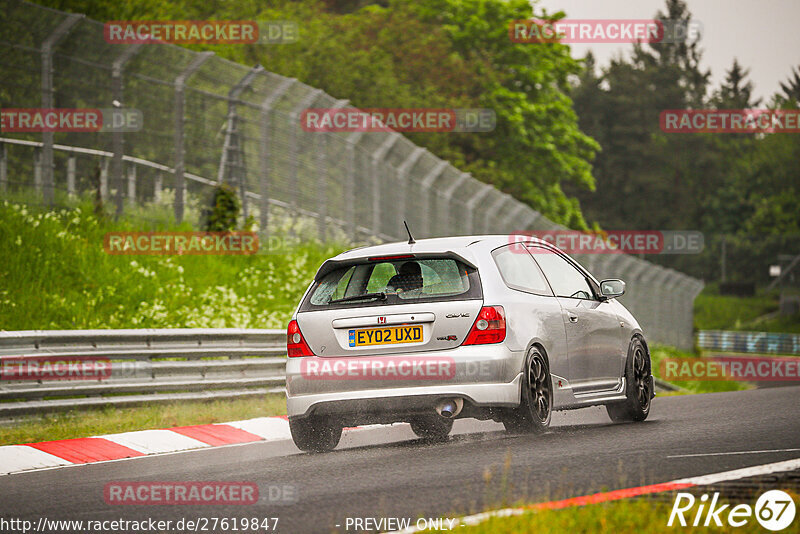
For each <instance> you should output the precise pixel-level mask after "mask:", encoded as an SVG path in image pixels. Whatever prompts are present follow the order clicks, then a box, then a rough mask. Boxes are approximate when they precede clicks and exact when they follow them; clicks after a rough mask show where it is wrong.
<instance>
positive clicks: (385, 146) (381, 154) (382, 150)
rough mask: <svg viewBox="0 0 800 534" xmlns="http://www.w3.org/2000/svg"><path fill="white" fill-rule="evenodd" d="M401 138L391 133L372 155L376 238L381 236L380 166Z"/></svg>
mask: <svg viewBox="0 0 800 534" xmlns="http://www.w3.org/2000/svg"><path fill="white" fill-rule="evenodd" d="M398 139H400V136H399V135H397V134H396V133H395V132H390V133H389V134H388V135H387V136H386V139H384V141H383V143H381V146H379V147H378V149H377V150H376V151H375V152H374V153H373V154H372V179H373V180H375V186H374V187H373V188H372V233H373V234H374V235H375V237H378V236H380V235H381V189H382V187H381V176H382V174H381V173H380V172H379V169H380V167H379V165H380V162H381V160H382V159H383V158H385V157H386V154H388V153H389V151H390V150H391V149H392V147H393V146H394V144H395V143H397V140H398Z"/></svg>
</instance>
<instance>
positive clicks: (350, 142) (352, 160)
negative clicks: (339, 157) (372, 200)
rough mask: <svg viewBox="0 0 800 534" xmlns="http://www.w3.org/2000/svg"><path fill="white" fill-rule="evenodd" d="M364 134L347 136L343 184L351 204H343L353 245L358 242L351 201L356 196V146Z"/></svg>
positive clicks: (357, 133) (354, 208)
mask: <svg viewBox="0 0 800 534" xmlns="http://www.w3.org/2000/svg"><path fill="white" fill-rule="evenodd" d="M363 135H364V132H353V133H351V134H350V135H348V136H347V140H346V142H347V181H346V182H345V198H347V199H351V202H345V213H346V215H345V220H346V221H347V227H348V234H349V235H350V236H352V239H353V243H357V242H358V232H357V230H356V207H355V202H352V199H354V198H355V196H356V145H358V142H359V141H360V140H361V137H362V136H363Z"/></svg>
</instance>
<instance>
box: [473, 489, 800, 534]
mask: <svg viewBox="0 0 800 534" xmlns="http://www.w3.org/2000/svg"><path fill="white" fill-rule="evenodd" d="M793 497H794V499H795V501H797V497H798V496H797V495H793ZM720 504H725V503H720ZM732 504H738V503H732ZM750 504H751V505H752V504H753V503H750ZM671 510H672V500H658V499H652V498H642V499H626V500H620V501H614V502H606V503H601V504H591V505H587V506H581V507H576V508H566V509H563V510H541V511H536V512H530V513H527V514H523V515H519V516H512V517H492V518H490V519H488V520H487V521H484V522H483V523H481V524H479V525H475V526H465V527H461V528H458V532H459V533H461V532H464V533H468V534H484V533H485V534H490V533H491V534H506V533H507V534H512V533H515V534H516V533H523V534H524V533H530V534H534V533H535V534H543V533H550V532H552V533H562V532H569V533H570V534H579V533H587V534H588V533H595V532H648V533H651V532H652V533H661V532H669V533H675V532H684V531H686V530H687V529H689V530H702V531H703V532H709V533H722V532H726V533H727V532H730V533H734V532H735V533H750V532H765V530H764V529H763V528H762V527H761V525H760V524H759V523H758V521H756V519H755V518H754V517H750V518H749V520H748V522H747V524H746V525H744V526H742V527H731V526H728V525H725V526H724V527H717V526H713V527H712V526H709V527H682V526H680V525H679V524H677V520H676V523H673V526H671V527H669V526H667V521H668V520H669V515H670V512H671ZM695 510H696V507H695ZM704 517H705V516H704ZM725 517H726V516H725V515H724V514H723V516H722V517H721V518H720V519H721V520H722V521H723V524H725V523H724V521H725ZM687 519H688V518H687ZM692 519H693V516H692ZM703 520H705V519H703ZM798 531H800V523H798V521H795V523H794V525H792V526H790V527H789V528H787V529H786V530H783V531H782V532H786V533H788V532H798Z"/></svg>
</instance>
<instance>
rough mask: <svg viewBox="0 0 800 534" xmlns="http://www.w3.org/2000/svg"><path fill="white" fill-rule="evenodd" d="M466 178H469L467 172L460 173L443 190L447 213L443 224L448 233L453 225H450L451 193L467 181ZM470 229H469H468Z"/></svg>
mask: <svg viewBox="0 0 800 534" xmlns="http://www.w3.org/2000/svg"><path fill="white" fill-rule="evenodd" d="M467 178H470V176H469V174H467V173H460V174H459V175H458V177H457V178H456V179H455V181H454V182H453V183H452V184H450V186H449V187H448V188H447V189H445V190H444V192H443V194H442V196H444V199H445V201H446V207H447V209H446V213H447V219H446V220H447V222H446V224H445V232H447V233H448V234H452V233H453V226H451V222H452V218H453V207H454V206H453V195H454V194H455V192H456V189H458V188H459V187H461V184H463V183H464V182H466V181H467ZM470 230H471V229H470Z"/></svg>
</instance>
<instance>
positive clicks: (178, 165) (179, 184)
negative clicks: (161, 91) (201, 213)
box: [156, 52, 214, 223]
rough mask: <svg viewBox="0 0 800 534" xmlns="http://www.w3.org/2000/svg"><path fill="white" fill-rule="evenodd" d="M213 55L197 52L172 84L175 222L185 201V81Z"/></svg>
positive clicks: (181, 217) (179, 216)
mask: <svg viewBox="0 0 800 534" xmlns="http://www.w3.org/2000/svg"><path fill="white" fill-rule="evenodd" d="M213 55H214V52H200V53H199V54H197V55H196V56H195V57H194V59H193V60H192V62H191V63H189V65H188V66H187V67H186V68H185V69H183V72H181V73H180V74H179V75H178V77H177V78H175V81H174V82H173V85H174V86H175V205H174V210H175V220H176V221H177V222H179V223H180V222H181V221H183V212H184V205H185V202H186V198H185V196H186V178H185V176H184V173H185V172H186V166H185V161H184V157H185V155H186V154H185V150H184V135H183V134H184V132H183V130H184V126H185V123H186V117H185V116H184V108H185V107H186V82H187V81H188V80H189V76H191V75H192V74H194V72H195V71H196V70H197V69H199V68H200V66H201V65H202V64H203V63H205V62H206V61H207V60H208V59H209V58H210V57H211V56H213ZM160 179H161V175H160V174H159V180H160ZM156 190H157V191H158V196H159V197H160V196H161V189H160V188H158V189H156Z"/></svg>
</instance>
